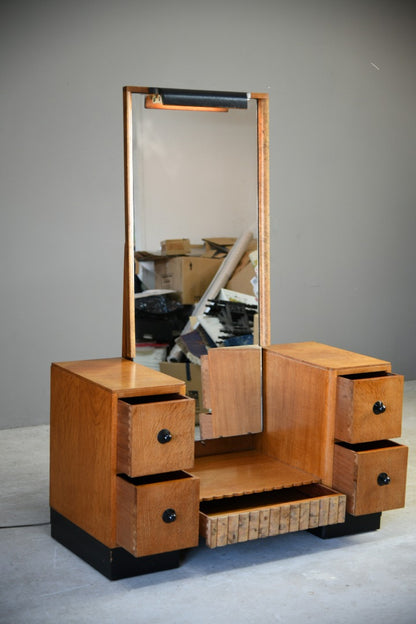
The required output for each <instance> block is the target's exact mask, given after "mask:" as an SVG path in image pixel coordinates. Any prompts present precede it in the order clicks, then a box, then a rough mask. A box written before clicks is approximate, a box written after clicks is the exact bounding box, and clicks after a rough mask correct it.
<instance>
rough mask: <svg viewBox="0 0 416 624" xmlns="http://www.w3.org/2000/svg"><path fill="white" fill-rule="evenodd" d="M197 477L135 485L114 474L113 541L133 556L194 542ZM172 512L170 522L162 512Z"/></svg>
mask: <svg viewBox="0 0 416 624" xmlns="http://www.w3.org/2000/svg"><path fill="white" fill-rule="evenodd" d="M198 507H199V484H198V479H196V478H193V477H190V476H188V477H187V478H180V477H178V478H175V479H173V480H166V481H163V480H162V481H154V482H153V483H147V484H137V485H136V484H135V483H134V480H133V481H129V480H125V479H123V478H121V477H117V543H118V545H119V546H122V547H123V548H125V549H126V550H127V551H128V552H129V553H131V554H132V555H134V556H135V557H144V556H148V555H154V554H158V553H162V552H169V551H172V550H181V549H183V548H191V547H193V546H197V545H198ZM167 509H172V510H174V511H175V514H176V519H175V520H174V522H170V523H166V522H164V521H163V512H164V511H165V510H167Z"/></svg>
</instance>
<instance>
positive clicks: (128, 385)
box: [54, 358, 186, 397]
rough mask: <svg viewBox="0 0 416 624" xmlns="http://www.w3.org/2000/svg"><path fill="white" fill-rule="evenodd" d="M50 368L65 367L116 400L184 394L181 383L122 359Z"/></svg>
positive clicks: (60, 364) (183, 384)
mask: <svg viewBox="0 0 416 624" xmlns="http://www.w3.org/2000/svg"><path fill="white" fill-rule="evenodd" d="M54 366H59V367H62V368H65V369H66V370H68V371H70V372H72V373H73V374H74V375H78V376H80V377H82V378H84V379H86V380H89V381H91V382H93V383H94V384H97V385H98V386H101V387H102V388H104V389H106V390H110V391H111V392H115V393H117V394H118V396H119V397H131V396H136V395H137V396H139V395H140V396H145V395H157V394H174V393H179V394H185V393H186V388H185V383H184V382H183V381H181V380H179V379H175V378H174V377H170V376H169V375H165V374H164V373H160V372H159V371H155V370H153V369H151V368H148V367H147V366H142V365H141V364H137V363H136V362H131V361H130V360H126V359H124V358H108V359H104V360H83V361H79V362H59V363H56V364H54Z"/></svg>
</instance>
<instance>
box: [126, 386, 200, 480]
mask: <svg viewBox="0 0 416 624" xmlns="http://www.w3.org/2000/svg"><path fill="white" fill-rule="evenodd" d="M168 396H169V395H168ZM155 399H156V397H155ZM155 399H154V400H152V401H150V402H146V403H140V402H139V403H137V404H131V403H128V402H126V401H122V400H120V401H119V402H118V425H117V430H118V435H117V471H118V472H121V473H125V474H127V475H129V476H130V477H138V476H142V475H146V474H148V475H151V474H157V473H161V472H169V471H174V470H185V469H187V468H192V466H193V463H194V422H195V401H194V400H193V399H189V398H188V397H178V398H174V399H169V400H168V397H167V398H166V400H160V401H156V400H155ZM163 429H166V430H168V431H169V432H170V434H171V436H172V437H171V440H170V441H169V442H167V443H165V444H161V443H160V442H159V441H158V434H159V432H160V431H161V430H163Z"/></svg>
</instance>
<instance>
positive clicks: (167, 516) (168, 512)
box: [162, 509, 176, 524]
mask: <svg viewBox="0 0 416 624" xmlns="http://www.w3.org/2000/svg"><path fill="white" fill-rule="evenodd" d="M162 520H163V522H166V524H170V523H171V522H175V520H176V511H175V510H174V509H165V511H164V512H163V514H162Z"/></svg>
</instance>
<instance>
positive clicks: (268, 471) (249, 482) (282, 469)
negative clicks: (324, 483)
mask: <svg viewBox="0 0 416 624" xmlns="http://www.w3.org/2000/svg"><path fill="white" fill-rule="evenodd" d="M189 472H190V473H191V474H192V475H194V476H195V477H199V479H200V500H201V501H203V500H213V499H216V498H226V497H230V496H243V495H244V494H254V493H257V492H267V491H271V490H281V489H283V488H290V487H296V486H300V485H307V484H310V483H318V482H319V481H320V479H319V477H316V476H315V475H311V474H309V473H307V472H304V471H303V470H299V469H298V468H294V467H293V466H289V465H288V464H285V463H283V462H281V461H279V460H277V459H273V458H272V457H269V456H268V455H263V454H262V453H259V452H258V451H245V452H240V453H224V454H222V455H209V456H206V457H198V458H196V459H195V465H194V468H192V469H191V470H190V471H189Z"/></svg>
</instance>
